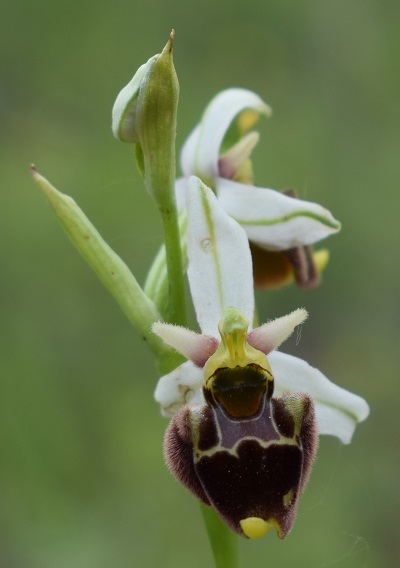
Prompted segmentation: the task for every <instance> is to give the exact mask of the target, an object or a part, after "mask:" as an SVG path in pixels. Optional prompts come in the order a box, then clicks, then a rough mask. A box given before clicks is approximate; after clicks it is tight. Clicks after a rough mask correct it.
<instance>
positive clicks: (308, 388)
mask: <svg viewBox="0 0 400 568" xmlns="http://www.w3.org/2000/svg"><path fill="white" fill-rule="evenodd" d="M268 360H269V362H270V364H271V369H272V373H273V375H274V377H275V394H276V395H279V394H281V393H282V392H285V391H292V392H305V393H308V394H309V395H310V396H312V398H313V399H314V402H315V409H316V416H317V424H318V430H319V433H320V434H330V435H331V436H337V437H338V438H340V440H342V442H343V443H344V444H349V443H350V441H351V437H352V435H353V432H354V429H355V427H356V424H357V423H358V422H361V421H362V420H365V418H367V416H368V414H369V407H368V404H367V403H366V402H365V400H364V399H363V398H361V397H360V396H358V395H356V394H353V393H351V392H349V391H347V390H345V389H343V388H341V387H338V386H337V385H335V384H334V383H332V382H331V381H329V380H328V379H327V378H326V377H325V376H324V375H323V374H322V373H321V371H319V370H318V369H315V368H314V367H311V366H310V365H309V364H308V363H306V361H303V360H302V359H298V358H297V357H293V356H292V355H287V354H286V353H279V352H278V351H274V352H273V353H271V354H270V355H269V356H268Z"/></svg>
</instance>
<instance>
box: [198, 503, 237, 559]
mask: <svg viewBox="0 0 400 568" xmlns="http://www.w3.org/2000/svg"><path fill="white" fill-rule="evenodd" d="M200 507H201V513H202V515H203V520H204V524H205V525H206V529H207V534H208V538H209V540H210V544H211V550H212V552H213V555H214V562H215V568H238V567H239V554H238V539H237V536H236V535H235V534H234V533H233V532H232V531H230V530H229V529H228V527H227V526H226V525H224V523H223V522H222V521H221V519H220V518H219V517H218V516H217V514H216V513H215V512H214V511H213V509H211V507H208V506H207V505H203V504H201V505H200Z"/></svg>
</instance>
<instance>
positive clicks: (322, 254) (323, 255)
mask: <svg viewBox="0 0 400 568" xmlns="http://www.w3.org/2000/svg"><path fill="white" fill-rule="evenodd" d="M313 259H314V263H315V268H316V269H317V271H318V272H319V273H321V272H322V271H323V270H325V268H326V265H327V264H328V262H329V250H328V249H321V250H317V251H314V254H313Z"/></svg>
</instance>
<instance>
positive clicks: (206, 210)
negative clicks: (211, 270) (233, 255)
mask: <svg viewBox="0 0 400 568" xmlns="http://www.w3.org/2000/svg"><path fill="white" fill-rule="evenodd" d="M199 187H200V192H201V203H202V206H203V210H204V215H205V218H206V223H207V227H208V230H209V234H210V239H211V242H212V254H213V258H214V263H215V271H216V276H217V285H218V295H219V300H220V304H221V313H222V312H223V311H224V309H225V307H226V306H225V303H224V294H223V288H222V274H221V266H220V262H219V255H218V247H217V240H216V237H215V230H214V223H213V218H212V212H211V207H210V204H209V202H208V199H207V192H206V188H205V186H204V185H203V183H200V184H199Z"/></svg>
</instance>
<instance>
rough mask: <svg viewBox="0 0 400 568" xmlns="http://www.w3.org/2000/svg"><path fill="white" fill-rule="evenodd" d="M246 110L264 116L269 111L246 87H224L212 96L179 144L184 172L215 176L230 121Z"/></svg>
mask: <svg viewBox="0 0 400 568" xmlns="http://www.w3.org/2000/svg"><path fill="white" fill-rule="evenodd" d="M246 109H250V110H253V111H254V112H256V113H257V114H264V115H266V116H269V115H270V114H271V109H270V107H269V106H268V105H267V104H265V103H264V102H263V101H262V99H260V97H259V96H258V95H256V94H255V93H253V92H252V91H248V90H246V89H226V90H225V91H222V92H221V93H219V94H218V95H217V96H216V97H214V98H213V99H212V101H211V102H210V104H209V105H208V106H207V108H206V110H205V111H204V114H203V117H202V119H201V122H200V124H199V125H198V126H196V128H195V129H194V130H193V131H192V133H191V134H190V135H189V138H188V139H187V140H186V142H185V145H184V146H183V149H182V154H181V166H182V171H183V173H184V175H186V176H189V175H191V174H196V175H199V176H200V177H202V178H211V179H213V178H214V177H216V176H217V175H218V159H219V154H220V147H221V144H222V141H223V139H224V137H225V134H226V132H227V130H228V128H229V127H230V125H231V123H232V121H233V120H234V119H235V118H236V116H237V115H238V114H239V113H241V112H242V111H244V110H246Z"/></svg>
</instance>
